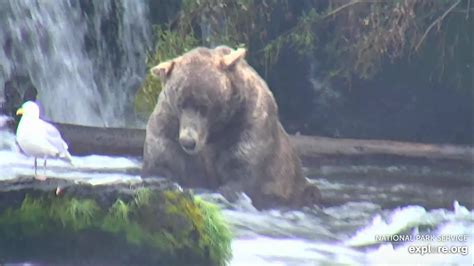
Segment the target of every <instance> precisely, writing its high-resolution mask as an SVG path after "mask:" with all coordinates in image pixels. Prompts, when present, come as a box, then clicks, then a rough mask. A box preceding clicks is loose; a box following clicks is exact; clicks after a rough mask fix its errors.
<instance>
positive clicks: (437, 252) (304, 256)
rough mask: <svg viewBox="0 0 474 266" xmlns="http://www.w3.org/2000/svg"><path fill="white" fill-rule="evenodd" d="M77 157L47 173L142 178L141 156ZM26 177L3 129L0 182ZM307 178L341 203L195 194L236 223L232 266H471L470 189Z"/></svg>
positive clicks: (29, 170) (25, 162)
mask: <svg viewBox="0 0 474 266" xmlns="http://www.w3.org/2000/svg"><path fill="white" fill-rule="evenodd" d="M73 159H74V167H71V166H70V165H68V164H67V163H65V162H63V161H60V160H48V168H47V172H46V174H47V175H49V176H54V177H61V178H75V179H81V180H87V181H89V182H91V183H94V184H101V183H110V182H117V181H119V182H121V181H130V182H133V181H140V177H139V175H138V172H139V169H140V167H141V163H142V162H141V159H140V158H125V157H109V156H98V155H92V156H83V157H77V156H74V157H73ZM39 165H42V163H39ZM391 167H392V168H389V169H388V170H387V171H388V172H389V171H392V172H393V171H394V168H393V167H394V166H391ZM39 171H42V169H41V168H40V170H39ZM306 171H307V173H312V172H315V171H314V169H309V168H308V169H306ZM424 171H425V172H426V171H428V170H427V169H424ZM446 171H447V172H449V169H446ZM428 172H429V171H428ZM40 173H41V172H40ZM369 173H370V172H369ZM24 175H33V159H32V158H28V157H26V156H24V155H23V154H21V153H20V152H19V151H18V148H17V147H16V145H15V142H14V135H13V134H11V133H7V132H4V131H3V132H2V131H0V179H8V178H14V177H15V176H24ZM309 177H310V180H311V181H312V182H315V183H316V184H317V185H318V186H319V187H320V189H321V192H322V195H323V197H326V198H329V199H333V198H336V197H335V196H338V197H339V198H340V199H343V200H341V201H334V200H333V201H332V202H327V203H326V204H325V206H323V207H320V208H312V209H310V208H304V209H300V210H266V211H258V210H256V209H255V208H254V207H253V206H252V203H251V200H250V199H249V198H248V197H246V195H244V194H243V195H241V197H240V198H239V199H238V200H237V201H236V202H232V203H230V202H228V201H227V200H225V199H224V198H223V197H222V196H221V195H219V194H216V193H213V192H212V191H196V193H197V194H198V195H199V196H201V197H202V198H205V199H207V200H210V201H213V202H215V203H216V204H218V205H219V206H221V208H222V210H223V214H224V216H225V218H226V219H227V221H228V222H229V223H230V224H231V225H232V230H233V233H234V240H233V242H232V249H233V259H232V261H231V265H381V264H400V265H413V264H418V265H446V264H449V265H472V263H473V256H474V255H473V254H474V253H473V251H474V250H473V249H474V240H473V239H474V233H473V231H474V230H473V229H474V210H473V209H472V198H473V188H472V186H469V185H468V186H466V185H465V184H464V185H462V184H454V185H451V186H449V185H446V184H442V185H439V186H436V185H433V184H430V185H424V184H418V185H417V184H414V183H410V184H404V183H394V182H391V183H390V182H388V183H387V182H378V183H377V182H374V181H373V180H372V179H371V178H369V177H368V178H367V179H363V178H358V179H357V180H354V178H352V179H351V175H350V172H348V174H347V178H332V177H324V176H323V177H321V176H319V177H313V176H311V174H309ZM448 183H449V182H448ZM440 198H442V200H440ZM344 199H346V200H344ZM436 199H437V200H436ZM436 205H439V206H436ZM389 237H392V239H389ZM402 237H404V238H406V239H401V238H402ZM401 240H405V241H401ZM427 252H429V254H421V253H427Z"/></svg>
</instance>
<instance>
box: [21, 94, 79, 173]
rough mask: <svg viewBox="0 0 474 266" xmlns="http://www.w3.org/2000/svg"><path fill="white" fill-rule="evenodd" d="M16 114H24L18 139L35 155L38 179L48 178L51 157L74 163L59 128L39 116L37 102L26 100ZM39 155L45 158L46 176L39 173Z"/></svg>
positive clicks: (23, 146) (25, 150) (26, 152)
mask: <svg viewBox="0 0 474 266" xmlns="http://www.w3.org/2000/svg"><path fill="white" fill-rule="evenodd" d="M16 114H17V115H23V116H22V117H21V120H20V123H19V124H18V128H17V130H16V141H17V143H18V146H20V148H21V150H22V151H23V152H24V153H25V154H27V155H29V156H33V157H35V178H36V179H39V180H45V179H46V160H47V159H48V158H50V157H56V158H57V157H59V158H62V159H65V160H67V161H69V162H70V163H71V164H72V158H71V154H69V152H68V150H67V149H68V146H67V144H66V142H64V140H63V139H62V137H61V134H60V133H59V131H58V129H56V128H55V127H54V126H53V125H51V124H49V123H47V122H45V121H43V120H41V119H40V118H39V107H38V105H37V104H36V103H34V102H31V101H28V102H25V103H24V104H23V105H22V106H21V108H20V109H18V111H17V112H16ZM38 157H40V158H43V159H44V176H38V175H37V158H38Z"/></svg>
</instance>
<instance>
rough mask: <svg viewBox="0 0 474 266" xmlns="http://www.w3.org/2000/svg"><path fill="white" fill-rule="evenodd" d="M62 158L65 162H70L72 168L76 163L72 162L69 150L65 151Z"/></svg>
mask: <svg viewBox="0 0 474 266" xmlns="http://www.w3.org/2000/svg"><path fill="white" fill-rule="evenodd" d="M60 158H61V159H63V160H65V161H68V162H69V164H71V166H74V163H73V162H72V156H71V154H70V153H69V152H68V151H67V150H66V151H64V153H63V154H61V156H60Z"/></svg>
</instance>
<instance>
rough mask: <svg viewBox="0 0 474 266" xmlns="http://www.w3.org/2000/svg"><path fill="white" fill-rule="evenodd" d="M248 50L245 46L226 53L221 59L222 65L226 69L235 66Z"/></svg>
mask: <svg viewBox="0 0 474 266" xmlns="http://www.w3.org/2000/svg"><path fill="white" fill-rule="evenodd" d="M246 52H247V50H245V49H244V48H239V49H237V50H236V51H232V52H231V53H230V54H227V55H224V56H223V57H222V60H221V66H222V67H224V69H228V68H230V67H232V66H234V65H235V64H236V63H237V62H238V61H239V60H240V59H242V58H244V57H245V53H246Z"/></svg>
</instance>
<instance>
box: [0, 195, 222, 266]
mask: <svg viewBox="0 0 474 266" xmlns="http://www.w3.org/2000/svg"><path fill="white" fill-rule="evenodd" d="M127 198H128V200H127V201H125V200H123V199H121V198H118V199H117V200H116V201H115V202H114V203H113V204H111V205H110V206H108V207H107V206H103V205H101V206H99V205H98V204H97V202H96V201H95V200H94V199H90V198H82V199H79V198H74V197H69V196H65V197H56V196H53V195H50V194H45V195H40V196H29V195H26V196H25V197H24V199H23V201H22V204H21V206H19V207H18V208H16V209H12V208H10V209H7V210H5V211H4V212H3V213H2V214H0V235H1V236H2V239H0V247H2V248H4V247H5V246H8V244H7V243H8V242H9V241H20V242H21V241H26V242H28V243H29V242H31V241H30V240H28V239H29V238H32V239H38V238H40V239H41V238H48V237H49V235H55V236H61V237H63V239H84V237H85V236H87V237H89V238H92V239H93V240H92V242H94V241H95V240H94V238H96V237H97V238H98V239H97V241H105V242H104V243H114V245H117V246H116V248H117V249H119V248H120V247H122V245H121V244H117V242H120V241H122V242H124V243H125V244H126V245H128V246H129V247H135V248H138V249H142V248H145V249H150V248H151V249H152V250H154V251H155V252H156V254H166V256H168V257H171V258H173V257H176V258H178V260H179V259H182V258H181V257H182V254H183V253H184V254H186V256H189V258H195V259H197V261H202V262H205V261H207V263H204V264H208V263H209V262H211V264H212V265H224V264H226V262H227V261H228V260H229V259H230V257H231V251H230V241H231V238H230V231H229V229H228V228H227V226H226V224H225V221H223V220H222V218H221V216H220V213H219V210H218V209H217V208H216V207H215V206H213V205H211V204H209V203H206V202H204V201H203V200H201V199H198V198H195V197H193V196H192V195H190V194H187V193H182V192H174V191H165V192H156V191H152V190H150V189H147V188H141V189H138V190H136V192H135V194H134V196H133V197H131V198H130V197H127ZM100 232H102V233H100ZM81 235H85V236H81ZM79 236H81V237H79ZM104 239H105V240H104ZM107 239H109V240H107ZM117 239H118V240H117ZM120 239H122V240H120ZM34 241H35V240H33V242H34ZM107 241H109V242H107ZM110 241H111V242H110ZM22 243H23V242H22ZM21 245H23V244H21ZM72 248H77V247H72ZM5 252H6V251H5ZM2 254H3V253H1V252H0V255H2ZM180 254H181V255H180ZM156 256H157V255H156ZM158 257H160V256H158Z"/></svg>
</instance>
